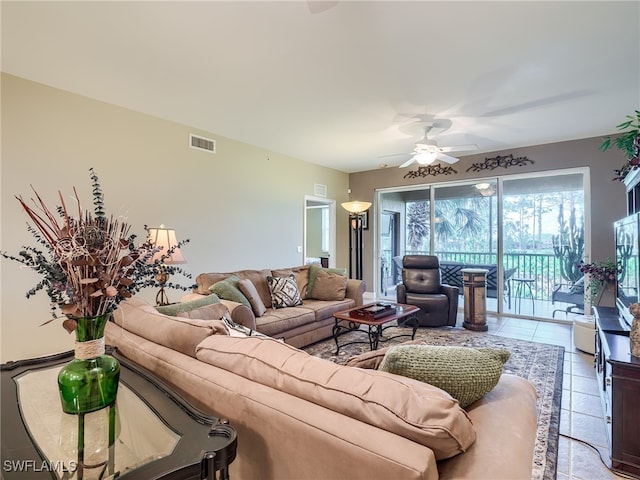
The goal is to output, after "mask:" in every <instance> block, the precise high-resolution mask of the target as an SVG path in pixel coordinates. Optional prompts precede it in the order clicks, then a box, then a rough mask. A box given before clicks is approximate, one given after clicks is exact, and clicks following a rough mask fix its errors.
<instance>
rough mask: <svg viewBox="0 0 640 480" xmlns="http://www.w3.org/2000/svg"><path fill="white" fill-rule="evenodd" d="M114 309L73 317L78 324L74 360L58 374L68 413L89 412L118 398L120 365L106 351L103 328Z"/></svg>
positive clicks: (63, 402) (64, 406)
mask: <svg viewBox="0 0 640 480" xmlns="http://www.w3.org/2000/svg"><path fill="white" fill-rule="evenodd" d="M110 317H111V312H109V313H106V314H104V315H99V316H96V317H74V318H73V319H74V320H75V321H76V322H77V323H78V326H77V328H76V330H75V332H76V345H75V355H74V357H75V358H74V359H73V360H72V361H71V362H69V363H68V364H66V365H65V366H64V367H62V370H60V373H59V374H58V388H59V390H60V400H61V402H62V410H63V411H64V412H65V413H72V414H80V413H89V412H95V411H96V410H100V409H101V408H105V407H108V406H109V405H112V404H113V403H114V402H115V401H116V395H117V393H118V381H119V379H120V364H119V363H118V360H116V359H115V358H114V357H112V356H111V355H106V354H105V353H104V352H105V350H104V327H105V326H106V324H107V321H108V320H109V318H110Z"/></svg>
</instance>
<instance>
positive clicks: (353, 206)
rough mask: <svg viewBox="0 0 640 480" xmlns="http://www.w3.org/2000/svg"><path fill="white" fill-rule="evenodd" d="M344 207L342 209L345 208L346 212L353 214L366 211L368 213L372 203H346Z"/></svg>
mask: <svg viewBox="0 0 640 480" xmlns="http://www.w3.org/2000/svg"><path fill="white" fill-rule="evenodd" d="M341 205H342V208H344V209H345V210H346V211H348V212H351V213H362V212H364V211H366V210H367V209H368V208H369V207H370V206H371V202H358V201H355V202H345V203H343V204H341Z"/></svg>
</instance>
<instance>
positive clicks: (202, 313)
mask: <svg viewBox="0 0 640 480" xmlns="http://www.w3.org/2000/svg"><path fill="white" fill-rule="evenodd" d="M227 312H229V309H228V308H227V307H226V306H225V305H223V304H221V303H212V304H211V305H205V306H204V307H200V308H194V309H192V310H187V311H184V312H178V313H176V314H175V315H173V316H174V317H180V318H189V319H191V320H220V319H221V318H223V317H224V316H225V315H226V314H227Z"/></svg>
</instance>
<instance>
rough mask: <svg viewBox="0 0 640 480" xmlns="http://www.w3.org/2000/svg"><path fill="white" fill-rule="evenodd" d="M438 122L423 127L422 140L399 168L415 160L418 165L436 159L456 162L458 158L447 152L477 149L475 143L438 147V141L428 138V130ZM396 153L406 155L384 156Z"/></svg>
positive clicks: (429, 163) (427, 163) (426, 163)
mask: <svg viewBox="0 0 640 480" xmlns="http://www.w3.org/2000/svg"><path fill="white" fill-rule="evenodd" d="M437 126H438V124H437V123H435V122H430V123H428V124H427V125H426V126H425V127H424V137H423V138H422V140H419V141H418V142H417V143H416V144H415V148H414V149H413V152H409V153H408V154H409V155H411V158H410V159H409V160H407V161H406V162H404V163H403V164H402V165H400V168H404V167H408V166H409V165H411V164H412V163H413V162H417V163H419V164H420V165H431V164H432V163H433V162H435V161H436V160H439V161H441V162H445V163H456V162H457V161H458V160H459V159H458V158H456V157H452V156H451V155H447V153H449V152H466V151H471V150H477V149H478V146H477V145H473V144H471V145H457V146H450V147H440V146H439V145H438V142H437V141H435V140H433V139H431V138H429V132H430V131H431V130H432V129H433V128H434V127H437ZM396 155H407V153H398V154H394V155H385V156H396Z"/></svg>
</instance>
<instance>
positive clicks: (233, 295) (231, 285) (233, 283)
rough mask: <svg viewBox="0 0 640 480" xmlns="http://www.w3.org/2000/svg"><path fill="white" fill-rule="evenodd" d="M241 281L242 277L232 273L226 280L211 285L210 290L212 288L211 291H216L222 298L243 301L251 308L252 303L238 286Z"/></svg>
mask: <svg viewBox="0 0 640 480" xmlns="http://www.w3.org/2000/svg"><path fill="white" fill-rule="evenodd" d="M239 281H240V279H239V278H238V277H236V276H235V275H231V276H229V277H227V278H225V279H224V280H221V281H219V282H217V283H214V284H213V285H211V287H209V290H211V293H215V294H216V295H218V296H219V297H220V298H224V299H225V300H231V301H233V302H238V303H242V304H243V305H246V306H247V307H249V308H251V303H250V302H249V300H248V299H247V297H245V296H244V294H243V293H242V292H241V291H240V288H239V287H238V282H239Z"/></svg>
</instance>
